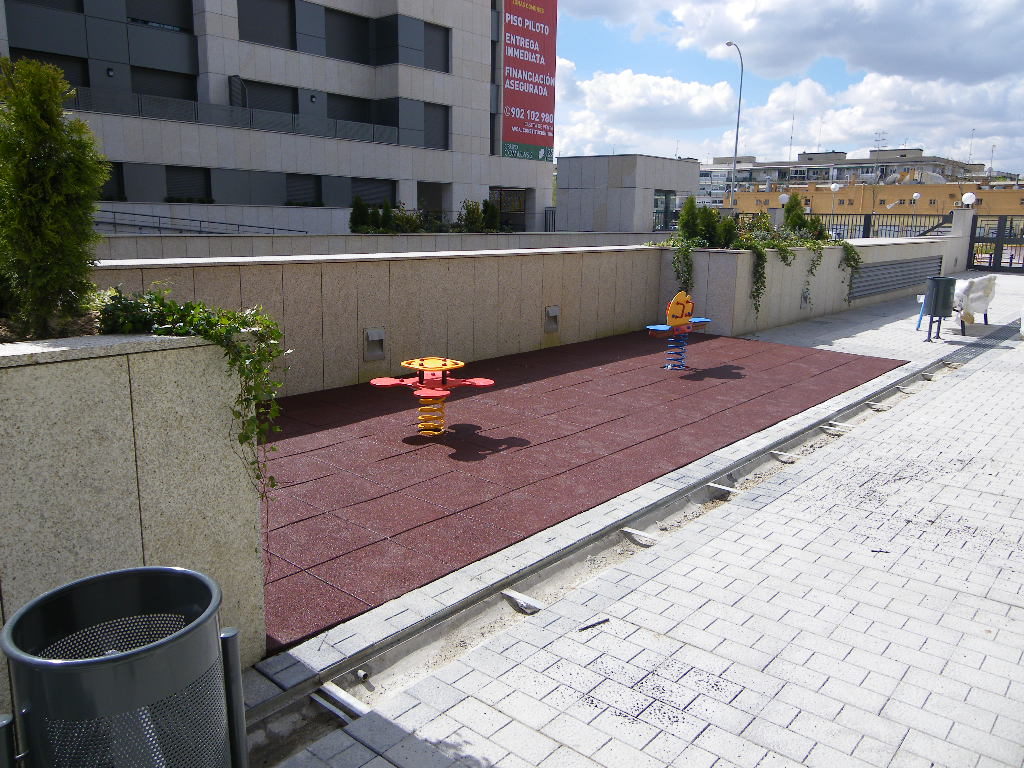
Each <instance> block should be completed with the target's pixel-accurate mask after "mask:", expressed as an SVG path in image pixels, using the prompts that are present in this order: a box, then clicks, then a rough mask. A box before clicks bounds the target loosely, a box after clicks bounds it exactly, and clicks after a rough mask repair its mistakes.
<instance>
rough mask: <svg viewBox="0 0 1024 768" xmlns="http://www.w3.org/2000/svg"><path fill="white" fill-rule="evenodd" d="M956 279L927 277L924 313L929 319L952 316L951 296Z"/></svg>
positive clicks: (954, 288) (954, 289)
mask: <svg viewBox="0 0 1024 768" xmlns="http://www.w3.org/2000/svg"><path fill="white" fill-rule="evenodd" d="M955 292H956V278H954V277H929V278H928V293H926V294H925V297H924V313H925V314H926V315H929V316H931V317H950V316H951V315H952V314H953V294H954V293H955Z"/></svg>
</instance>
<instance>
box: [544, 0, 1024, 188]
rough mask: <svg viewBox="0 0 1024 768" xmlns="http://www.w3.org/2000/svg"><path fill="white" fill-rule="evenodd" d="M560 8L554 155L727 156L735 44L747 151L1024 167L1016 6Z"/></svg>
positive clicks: (839, 2)
mask: <svg viewBox="0 0 1024 768" xmlns="http://www.w3.org/2000/svg"><path fill="white" fill-rule="evenodd" d="M558 6H559V7H558V70H557V87H556V112H555V156H556V157H558V156H560V155H590V154H612V153H615V154H625V153H642V154H649V155H661V156H666V157H676V156H679V157H695V158H697V159H698V160H700V161H701V162H708V161H710V159H711V157H723V156H728V157H732V153H733V142H734V137H735V129H736V107H737V96H738V89H739V79H740V64H739V55H738V54H737V51H736V48H735V47H732V48H730V47H727V46H726V45H725V43H726V41H728V40H732V41H735V42H736V43H737V45H738V46H739V49H740V50H741V51H742V55H743V63H744V76H743V103H742V110H741V114H740V132H739V154H740V155H756V156H757V159H758V160H764V161H771V160H787V159H792V160H795V159H796V156H797V153H799V152H814V151H824V150H829V149H836V150H841V151H845V152H847V153H849V156H851V157H866V156H867V153H868V151H869V150H870V149H872V148H874V147H876V146H882V147H887V148H899V147H909V148H920V149H924V150H925V154H927V155H939V156H942V157H949V158H953V159H956V160H961V161H964V162H967V161H971V162H975V163H984V164H985V166H986V167H988V166H989V165H990V164H991V163H992V162H994V166H995V168H996V169H997V170H1001V171H1011V172H1014V173H1024V51H1022V49H1021V47H1020V44H1019V41H1020V39H1021V38H1022V37H1024V7H1022V6H1024V2H1022V0H985V1H984V2H981V3H965V2H963V1H962V0H957V1H956V2H953V1H951V0H644V2H632V1H631V0H559V3H558ZM791 137H792V139H791ZM791 146H792V149H791V148H790V147H791ZM993 147H995V149H994V150H993ZM993 158H994V161H993Z"/></svg>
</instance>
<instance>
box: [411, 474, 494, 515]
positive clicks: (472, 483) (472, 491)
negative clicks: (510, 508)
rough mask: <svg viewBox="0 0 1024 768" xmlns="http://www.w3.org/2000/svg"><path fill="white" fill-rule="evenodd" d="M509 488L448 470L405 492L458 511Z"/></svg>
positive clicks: (449, 509) (451, 510) (412, 486)
mask: <svg viewBox="0 0 1024 768" xmlns="http://www.w3.org/2000/svg"><path fill="white" fill-rule="evenodd" d="M509 490H510V489H509V488H507V487H506V486H503V485H498V484H497V483H492V482H488V481H487V480H482V479H480V478H478V477H473V476H472V475H468V474H466V473H464V472H447V473H445V474H443V475H438V476H437V477H433V478H431V479H430V480H424V481H423V482H422V483H416V485H410V486H409V487H408V488H406V489H405V490H404V491H403V493H404V494H407V495H409V496H414V497H416V498H417V499H423V500H424V501H429V502H430V503H431V504H436V505H438V506H440V507H444V508H445V509H446V510H448V511H450V512H458V511H459V510H461V509H465V508H466V507H472V506H473V505H474V504H479V503H481V502H483V501H487V500H488V499H493V498H494V497H495V496H500V495H501V494H503V493H508V492H509Z"/></svg>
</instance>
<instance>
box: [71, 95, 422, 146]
mask: <svg viewBox="0 0 1024 768" xmlns="http://www.w3.org/2000/svg"><path fill="white" fill-rule="evenodd" d="M67 103H68V108H69V109H76V110H80V111H82V112H103V113H106V114H114V115H129V116H131V117H149V118H154V119H156V120H177V121H180V122H184V123H204V124H206V125H225V126H229V127H231V128H246V129H250V130H256V131H276V132H278V133H296V134H303V135H306V136H321V137H323V138H328V139H345V140H348V141H369V142H374V143H376V144H398V128H396V127H395V126H392V125H374V124H371V123H355V122H351V121H349V120H332V119H331V118H326V117H314V116H311V115H297V114H290V113H288V112H275V111H271V110H266V109H250V108H248V107H231V106H226V105H224V104H203V103H200V102H196V101H189V100H187V99H173V98H169V97H166V96H149V95H147V94H139V93H122V92H118V91H108V90H98V89H94V88H76V89H75V95H74V96H73V97H72V98H70V99H69V100H68V102H67ZM435 149H437V147H435Z"/></svg>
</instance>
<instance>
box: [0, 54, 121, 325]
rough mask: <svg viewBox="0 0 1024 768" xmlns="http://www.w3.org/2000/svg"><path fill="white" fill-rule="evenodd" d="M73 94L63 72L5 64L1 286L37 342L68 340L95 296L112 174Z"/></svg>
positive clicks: (0, 88) (0, 122) (0, 103)
mask: <svg viewBox="0 0 1024 768" xmlns="http://www.w3.org/2000/svg"><path fill="white" fill-rule="evenodd" d="M70 93H71V86H70V85H69V84H68V83H67V81H66V80H65V79H64V75H63V73H62V72H61V71H60V70H59V69H58V68H57V67H54V66H52V65H50V64H44V63H42V62H39V61H35V60H33V59H22V60H20V61H18V62H17V63H14V62H12V61H11V60H10V59H6V58H5V59H0V273H2V274H3V278H2V279H0V282H6V283H8V284H9V286H10V291H11V293H12V294H13V304H14V307H13V310H14V313H15V317H16V318H17V320H18V321H19V322H20V324H21V325H22V326H23V327H24V330H26V331H27V332H28V333H30V334H31V335H33V336H36V337H42V336H49V335H52V334H54V333H56V332H59V330H60V327H61V324H62V323H63V321H64V320H65V319H67V318H69V317H74V316H75V315H78V314H80V313H81V312H82V310H83V306H84V303H85V302H86V301H87V300H88V297H89V295H90V293H91V292H92V290H93V285H92V283H91V282H90V280H89V276H90V272H91V269H92V266H93V264H94V260H93V248H94V246H95V244H96V242H97V241H98V240H99V235H98V234H96V231H95V229H94V228H93V213H94V210H95V203H96V201H97V200H98V199H99V196H100V190H101V188H102V187H103V184H104V182H105V181H106V180H107V178H108V177H109V175H110V165H109V163H107V161H106V160H105V159H104V157H103V156H102V155H101V154H100V153H99V151H98V150H97V149H96V144H95V141H94V138H93V135H92V132H91V131H90V130H89V126H87V125H86V124H85V123H84V122H83V121H81V120H78V119H76V118H71V117H70V116H69V115H68V114H66V113H65V111H64V102H65V100H66V99H67V97H68V96H69V95H70Z"/></svg>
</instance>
